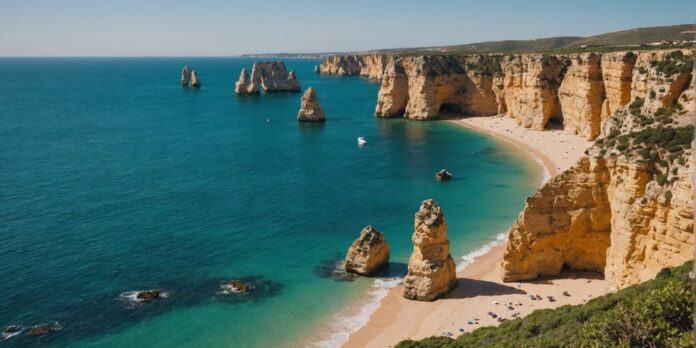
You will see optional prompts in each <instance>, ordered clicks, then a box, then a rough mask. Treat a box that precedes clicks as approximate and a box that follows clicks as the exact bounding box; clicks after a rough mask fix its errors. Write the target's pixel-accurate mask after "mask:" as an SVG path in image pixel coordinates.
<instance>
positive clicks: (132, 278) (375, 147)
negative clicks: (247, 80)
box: [0, 58, 541, 347]
mask: <svg viewBox="0 0 696 348" xmlns="http://www.w3.org/2000/svg"><path fill="white" fill-rule="evenodd" d="M251 62H252V60H250V59H222V58H220V59H209V58H185V59H184V58H181V59H179V58H167V59H154V58H153V59H138V58H132V59H131V58H128V59H125V58H124V59H106V58H104V59H78V58H71V59H0V76H2V84H0V105H2V108H0V138H1V139H2V141H1V142H0V240H1V242H0V265H2V266H1V267H0V308H1V310H0V325H1V326H3V327H4V326H6V325H10V324H21V325H35V324H39V323H44V322H49V321H53V320H55V321H58V322H59V323H60V325H61V326H62V329H60V330H59V331H56V332H52V333H51V334H49V335H47V336H45V337H42V338H38V339H37V338H31V337H21V336H18V337H14V338H11V339H9V340H6V341H4V342H1V343H0V346H20V345H22V346H24V345H30V346H43V345H49V346H50V345H52V346H65V345H70V346H100V347H101V346H103V347H174V346H190V347H193V346H195V347H201V346H209V347H213V346H229V347H232V346H234V347H248V346H257V347H270V346H289V345H304V344H306V343H308V342H307V341H306V339H307V337H313V336H316V335H313V334H312V332H314V331H316V330H314V329H313V328H316V327H317V325H319V324H320V323H322V322H326V321H330V320H333V319H334V315H335V314H336V313H337V312H339V311H340V310H341V309H342V308H344V307H345V306H346V305H347V304H348V303H350V302H351V301H354V300H355V299H357V298H359V297H360V296H361V295H362V294H364V293H365V291H366V290H367V289H368V288H369V287H370V286H371V285H372V280H367V279H360V280H358V281H353V282H341V281H336V280H334V279H331V278H330V277H327V276H326V273H327V271H326V270H327V269H330V268H331V265H332V262H334V261H335V260H336V259H337V258H339V257H341V256H343V254H344V253H345V251H346V248H347V247H348V246H349V245H350V243H351V241H352V240H353V239H354V238H355V237H356V236H357V235H358V233H359V232H360V229H361V228H362V227H363V226H364V225H367V224H373V225H375V226H376V227H377V228H379V229H380V230H382V231H383V232H385V234H386V235H387V238H388V240H389V242H390V244H391V246H392V260H391V261H392V267H391V271H390V272H391V275H399V273H401V272H403V270H404V263H405V262H406V261H407V259H408V255H409V253H410V250H411V245H410V236H411V233H412V228H413V226H412V224H413V214H414V213H415V211H416V210H417V208H418V206H419V204H420V202H421V201H422V200H424V199H426V198H431V197H432V198H435V199H436V200H437V201H438V202H439V203H440V204H441V205H442V206H443V209H444V212H445V214H446V217H447V219H448V225H449V228H450V229H449V235H450V239H451V241H452V250H453V254H454V255H453V256H454V257H455V259H458V258H459V257H460V256H461V255H463V254H465V253H467V252H469V251H472V250H474V249H476V248H478V247H480V246H481V245H483V244H484V243H486V242H487V241H490V240H491V239H492V238H494V236H495V235H496V234H498V233H500V232H503V231H504V230H506V228H507V227H508V226H509V224H510V223H511V222H512V221H513V220H514V218H515V217H516V215H517V214H518V212H519V210H520V209H521V208H522V205H523V202H524V197H526V196H527V195H528V194H530V193H531V192H532V191H533V190H534V188H535V186H536V185H537V184H538V182H539V180H540V175H541V173H540V170H539V169H538V168H537V166H536V165H535V164H533V163H530V162H529V161H528V160H524V159H520V156H519V155H518V154H517V153H516V152H515V150H513V149H510V148H507V147H505V146H502V145H500V144H498V143H496V142H494V141H493V140H491V139H489V138H487V137H484V136H482V135H479V134H477V133H473V132H470V131H467V130H464V129H459V128H456V127H454V126H451V125H448V124H445V123H435V122H432V123H421V122H406V121H403V120H378V119H375V118H374V116H373V110H374V105H375V102H376V93H377V90H378V85H377V84H376V83H374V82H371V81H369V80H367V79H364V78H358V77H344V78H336V77H326V76H318V75H315V74H314V73H313V67H314V65H315V64H317V62H316V61H307V60H286V64H287V65H288V66H289V68H292V69H295V70H296V71H297V74H298V77H299V79H300V81H301V83H302V85H303V88H306V87H308V86H313V87H315V88H316V89H317V90H318V93H319V98H320V101H321V103H322V105H323V106H324V109H325V111H326V114H327V118H328V120H327V122H326V124H325V125H300V124H297V122H296V120H295V117H296V113H297V110H298V107H299V103H300V94H292V93H290V94H274V95H261V96H253V97H237V96H235V95H234V93H233V87H234V82H235V80H236V78H237V77H238V74H239V71H240V69H241V68H242V67H244V66H247V67H249V66H250V65H251ZM184 64H188V65H190V66H192V67H193V68H195V69H197V70H198V71H199V73H200V75H201V78H202V81H203V87H202V88H201V89H200V90H189V89H182V88H181V87H180V86H178V78H179V72H180V69H181V66H182V65H184ZM267 119H270V122H267ZM358 136H364V137H365V138H366V139H367V141H368V145H367V146H365V147H362V148H361V147H358V146H357V145H356V137H358ZM440 168H448V169H449V170H450V171H452V172H453V173H454V175H455V180H453V181H451V182H447V183H438V182H436V181H435V180H434V179H433V175H434V173H435V172H436V171H437V170H438V169H440ZM230 278H245V279H248V280H250V281H252V282H254V283H255V284H256V285H257V291H256V292H255V293H254V294H253V295H249V296H234V297H222V296H217V295H216V294H215V292H216V291H217V290H218V285H219V283H220V282H221V281H222V280H225V279H230ZM154 287H157V288H163V289H166V290H168V291H169V292H170V297H169V298H167V299H164V300H161V301H158V302H155V303H152V304H146V305H139V306H133V305H131V304H128V303H127V302H124V301H122V300H119V294H121V293H122V292H124V291H128V290H135V289H146V288H154Z"/></svg>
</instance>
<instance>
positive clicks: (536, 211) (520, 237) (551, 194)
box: [503, 96, 694, 287]
mask: <svg viewBox="0 0 696 348" xmlns="http://www.w3.org/2000/svg"><path fill="white" fill-rule="evenodd" d="M677 98H681V97H680V96H677ZM662 100H664V98H663V99H662ZM680 105H681V104H677V103H672V104H671V105H670V106H668V107H662V108H660V109H657V110H656V111H652V110H653V106H652V105H650V103H644V102H643V101H642V99H641V98H640V97H638V98H637V99H635V100H634V101H633V102H632V103H631V104H629V107H628V108H622V109H619V110H618V111H617V112H616V113H615V114H614V116H613V117H612V118H611V119H610V120H609V121H608V122H607V123H608V124H609V125H611V130H610V131H609V132H608V134H606V135H605V136H603V137H601V138H600V139H598V140H597V142H596V143H595V145H594V146H593V147H592V148H591V149H589V150H588V154H587V156H586V157H583V158H581V159H580V160H579V162H578V163H577V164H576V165H575V166H574V167H572V168H570V169H569V170H567V171H565V172H564V173H562V174H560V175H558V176H556V177H555V178H553V179H551V180H550V181H549V182H548V183H547V184H545V185H544V186H543V187H542V188H541V189H540V190H539V191H537V192H536V193H535V194H534V195H533V196H531V197H530V198H528V199H527V202H526V205H525V208H524V211H523V212H522V213H521V214H520V217H519V218H518V219H517V221H516V222H515V224H514V225H513V226H512V228H511V229H510V232H509V239H508V243H507V246H506V251H505V256H504V260H503V271H504V279H505V280H506V281H514V280H527V279H533V278H536V277H538V276H549V275H557V274H559V272H560V271H561V269H562V268H563V267H568V268H570V269H577V270H590V271H598V272H603V273H604V275H605V276H606V278H607V279H609V280H610V281H612V282H613V283H614V284H615V285H616V286H618V287H623V286H626V285H630V284H634V283H638V282H641V281H644V280H647V279H650V278H652V277H654V276H655V274H657V272H659V270H660V269H662V268H663V267H670V266H676V265H680V264H682V263H683V262H685V261H687V260H689V259H692V258H693V252H694V230H693V227H694V226H693V218H694V207H693V197H694V190H693V187H692V180H693V167H692V162H691V156H692V153H691V151H692V150H691V141H692V139H693V132H694V127H693V122H694V117H693V114H691V113H687V112H686V111H685V110H683V109H685V108H686V107H684V106H680ZM689 107H690V108H692V107H693V106H689Z"/></svg>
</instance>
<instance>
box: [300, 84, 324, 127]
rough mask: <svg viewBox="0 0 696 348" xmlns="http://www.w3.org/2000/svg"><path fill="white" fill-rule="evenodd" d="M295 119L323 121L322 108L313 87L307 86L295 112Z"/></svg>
mask: <svg viewBox="0 0 696 348" xmlns="http://www.w3.org/2000/svg"><path fill="white" fill-rule="evenodd" d="M297 120H298V121H300V122H324V121H325V119H324V109H322V108H321V105H319V98H318V97H317V91H316V90H315V89H314V87H309V88H307V91H305V93H304V95H302V101H301V105H300V111H299V112H298V113H297Z"/></svg>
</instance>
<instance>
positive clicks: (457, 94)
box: [320, 50, 693, 139]
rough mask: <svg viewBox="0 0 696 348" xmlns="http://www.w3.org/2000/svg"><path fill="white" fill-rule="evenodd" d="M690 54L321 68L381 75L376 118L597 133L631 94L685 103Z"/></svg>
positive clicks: (391, 61) (652, 104) (384, 58)
mask: <svg viewBox="0 0 696 348" xmlns="http://www.w3.org/2000/svg"><path fill="white" fill-rule="evenodd" d="M691 57H692V52H691V51H689V50H663V51H640V52H635V53H634V52H612V53H583V54H570V55H545V54H522V55H421V56H404V57H398V56H394V55H365V56H334V57H329V58H326V59H325V60H324V62H322V64H321V67H320V70H321V72H322V73H326V74H338V75H364V76H369V77H371V78H376V79H381V86H380V91H379V94H378V98H377V106H376V109H375V113H376V115H377V116H379V117H406V118H409V119H415V120H431V119H436V118H438V117H439V116H440V115H441V114H446V113H448V112H454V113H459V114H464V115H476V116H486V115H495V114H507V115H508V116H509V117H512V118H514V119H515V120H516V121H517V123H518V124H519V125H520V126H523V127H527V128H533V129H538V130H542V129H545V128H546V127H547V126H548V123H549V122H556V123H560V124H562V125H563V127H564V129H566V130H567V131H568V132H572V133H574V134H579V135H581V136H583V137H585V138H588V139H595V138H597V137H598V136H599V135H600V134H601V133H602V130H603V128H604V124H605V122H606V120H607V119H609V117H610V116H611V115H613V114H614V112H615V111H616V110H618V109H620V108H621V107H625V106H626V105H627V104H628V103H629V102H630V101H631V100H634V99H635V98H637V97H638V98H643V99H645V100H646V106H649V109H650V110H651V111H655V110H657V109H658V108H659V107H664V106H668V105H671V104H673V103H674V102H675V101H677V98H682V100H681V102H682V103H683V104H685V102H686V101H687V100H686V99H689V98H692V97H690V96H685V95H684V94H683V93H682V92H683V91H684V90H685V89H686V88H688V87H689V83H690V82H691V80H692V75H693V73H692V72H691V70H690V69H689V70H688V71H686V70H684V69H683V68H679V67H680V66H686V65H688V64H686V63H688V62H687V60H689V59H691ZM680 64H681V65H680ZM692 85H693V84H692Z"/></svg>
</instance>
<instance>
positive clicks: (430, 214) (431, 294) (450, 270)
mask: <svg viewBox="0 0 696 348" xmlns="http://www.w3.org/2000/svg"><path fill="white" fill-rule="evenodd" d="M412 240H413V253H412V254H411V258H410V259H409V261H408V274H407V275H406V278H404V282H403V296H404V297H405V298H407V299H411V300H418V301H434V300H436V299H438V298H440V297H442V296H444V295H446V294H447V293H448V292H449V291H450V290H452V289H453V288H454V286H455V285H456V282H457V277H456V273H455V265H454V260H453V259H452V256H451V255H450V248H449V240H447V223H446V222H445V217H444V215H443V214H442V209H441V208H440V207H439V206H438V205H437V203H435V201H433V200H432V199H429V200H426V201H424V202H423V203H422V204H421V206H420V209H419V210H418V212H417V213H416V217H415V224H414V231H413V238H412Z"/></svg>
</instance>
